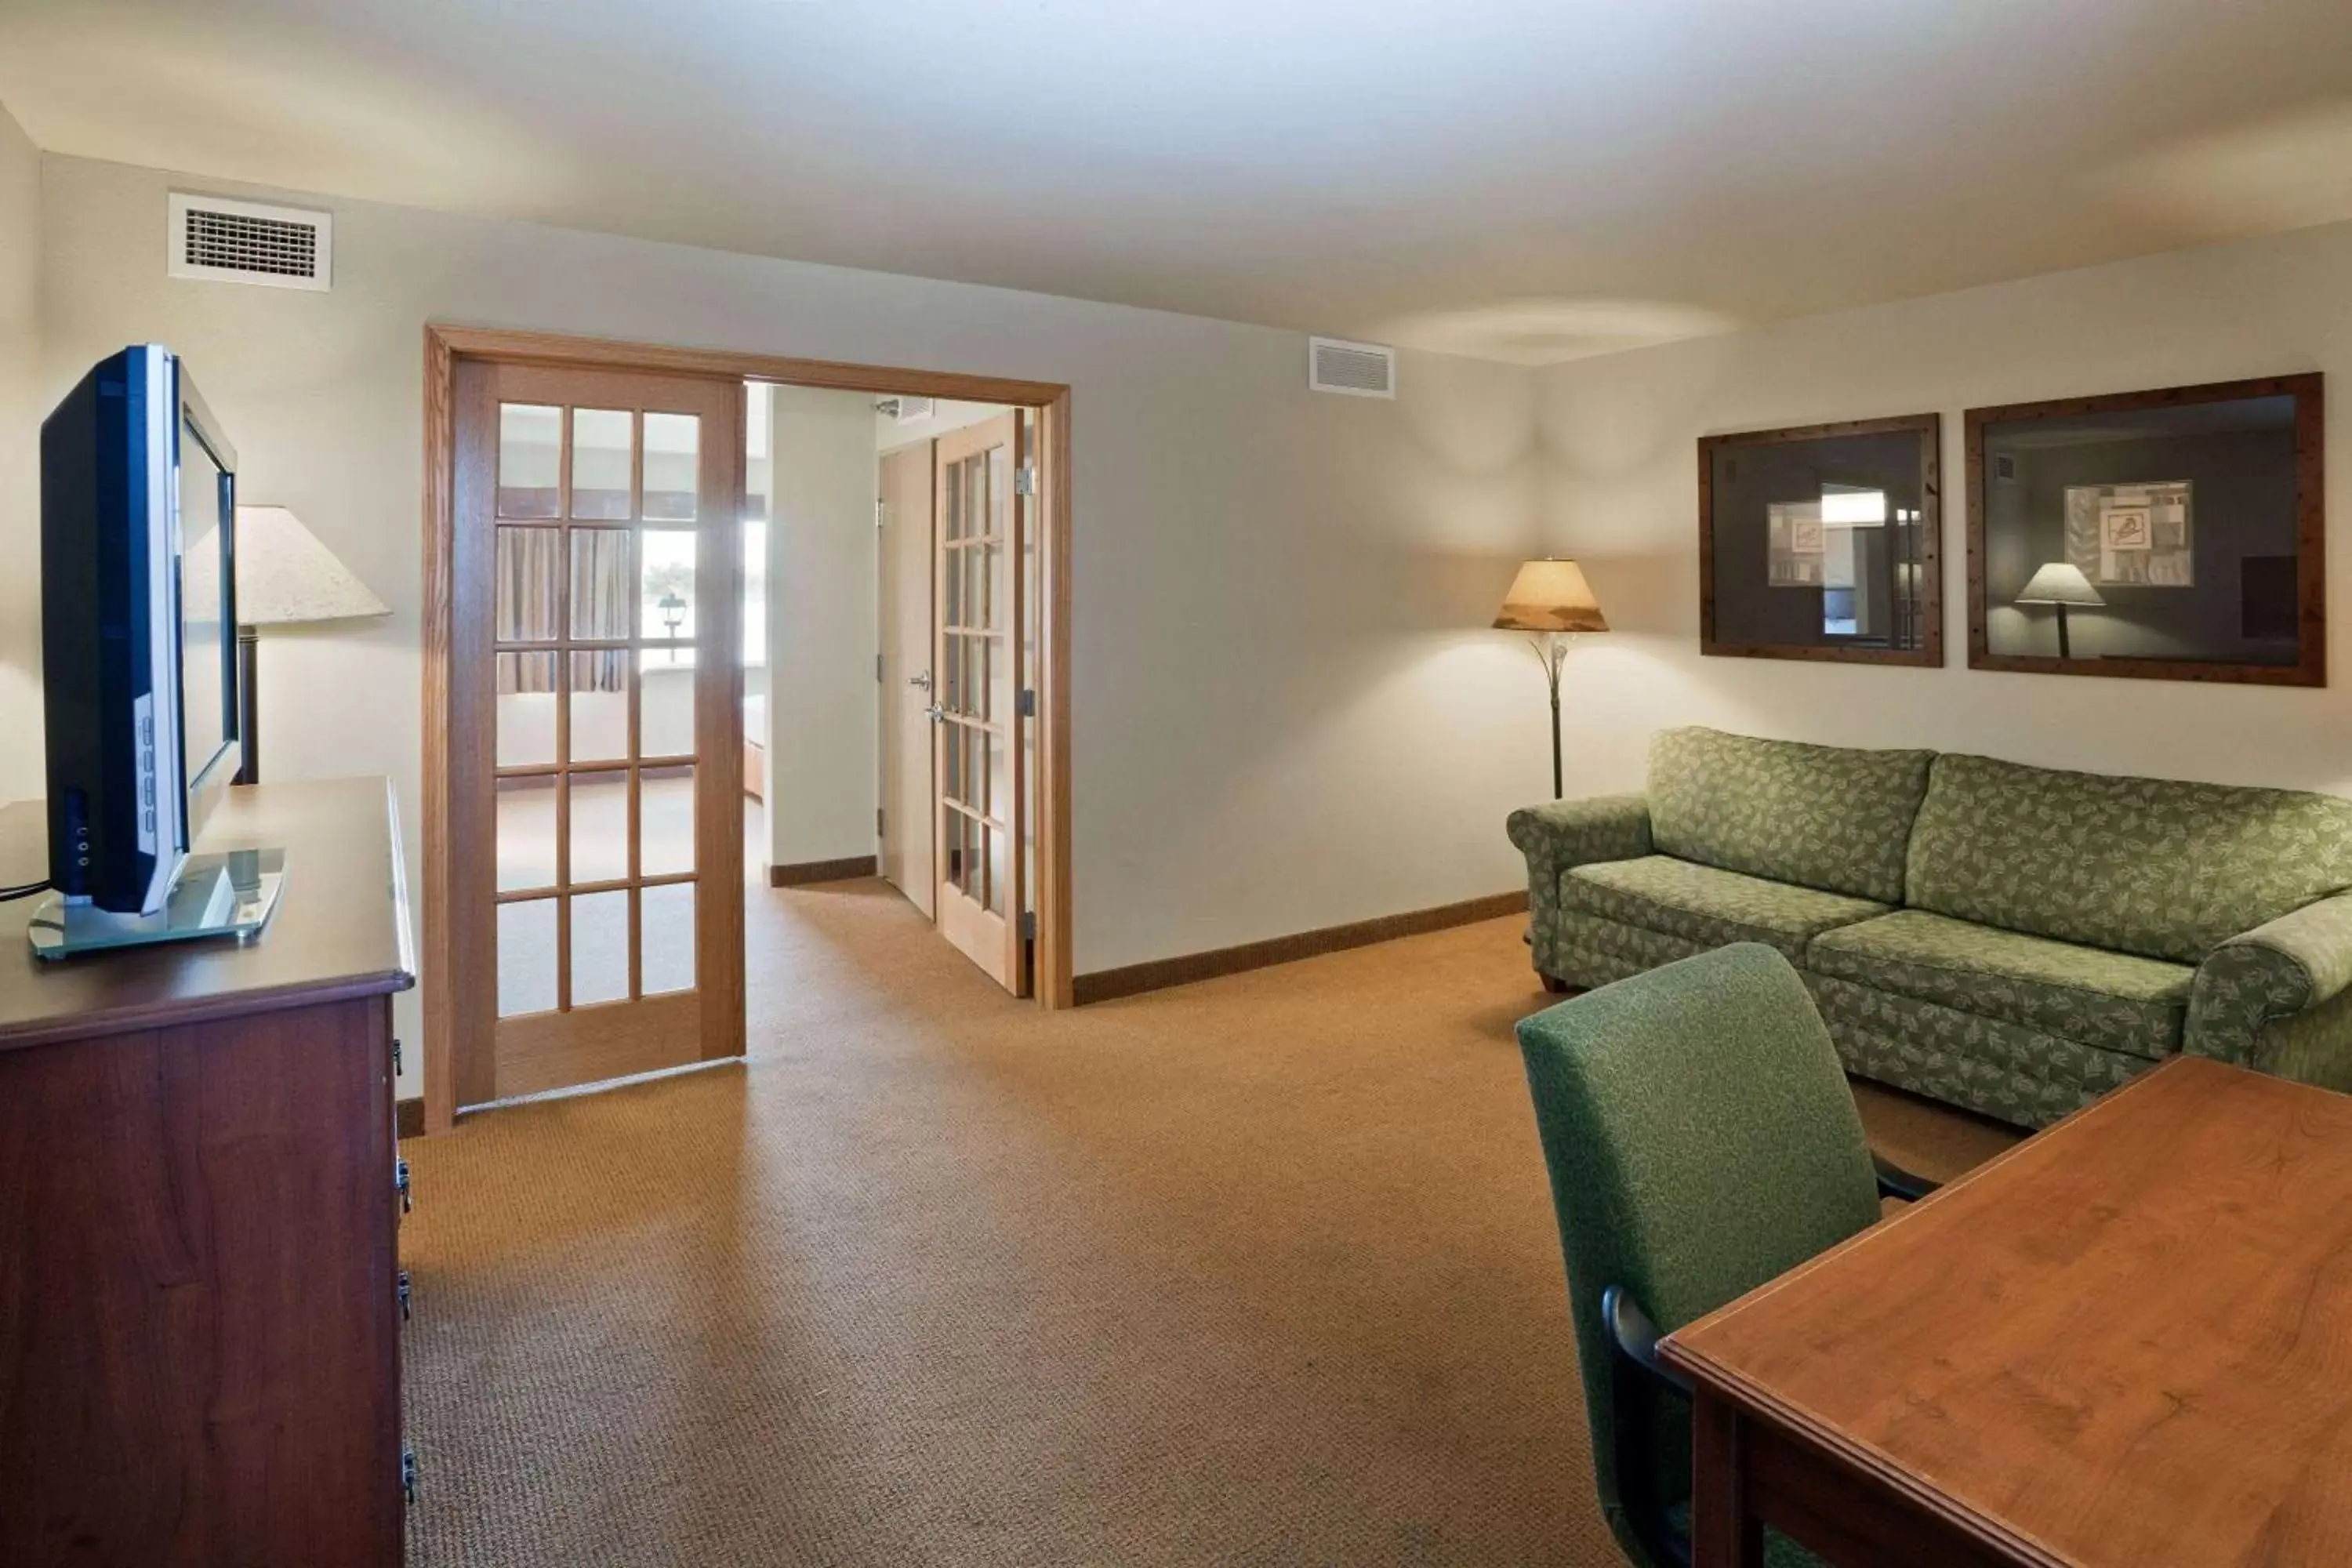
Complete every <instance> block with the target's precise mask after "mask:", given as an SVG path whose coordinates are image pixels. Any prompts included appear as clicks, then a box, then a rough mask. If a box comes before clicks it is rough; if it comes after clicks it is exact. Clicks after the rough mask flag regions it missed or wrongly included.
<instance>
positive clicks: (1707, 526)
mask: <svg viewBox="0 0 2352 1568" xmlns="http://www.w3.org/2000/svg"><path fill="white" fill-rule="evenodd" d="M1905 434H1908V435H1912V436H1915V437H1916V438H1917V441H1918V470H1917V474H1916V487H1917V495H1918V500H1919V504H1918V506H1917V507H1916V508H1907V509H1905V510H1915V511H1916V514H1917V515H1916V517H1915V518H1913V519H1911V520H1910V521H1908V522H1906V523H1904V524H1903V525H1902V526H1904V527H1906V528H1907V529H1909V530H1912V531H1913V541H1912V542H1914V543H1916V556H1915V557H1913V558H1912V559H1911V560H1909V561H1907V562H1906V563H1903V564H1906V565H1908V566H1910V567H1911V568H1912V574H1913V576H1914V577H1915V578H1916V584H1915V585H1914V590H1913V593H1912V595H1911V597H1910V602H1909V604H1908V605H1907V606H1906V608H1905V609H1904V611H1903V612H1902V613H1903V614H1904V615H1905V616H1906V617H1907V619H1908V622H1909V626H1908V628H1907V631H1906V633H1904V634H1903V635H1902V637H1901V640H1900V641H1899V642H1896V643H1893V644H1882V643H1877V642H1873V641H1871V640H1868V639H1865V638H1861V637H1856V638H1854V639H1853V640H1851V641H1820V642H1799V641H1790V640H1782V639H1776V638H1771V637H1757V636H1743V635H1740V628H1739V627H1738V626H1725V625H1724V624H1723V622H1724V621H1726V620H1730V619H1735V618H1737V617H1735V616H1719V615H1718V611H1719V608H1720V606H1719V605H1718V595H1717V590H1718V587H1719V586H1720V585H1721V584H1720V581H1719V577H1718V574H1719V572H1720V571H1721V570H1722V567H1723V563H1722V561H1721V560H1720V558H1719V555H1718V551H1717V516H1716V508H1717V502H1718V500H1721V499H1722V497H1721V495H1720V493H1719V490H1718V486H1717V478H1716V474H1717V464H1716V459H1717V455H1718V454H1729V453H1736V452H1737V451H1738V450H1739V449H1741V448H1745V447H1790V446H1793V445H1798V444H1802V443H1821V444H1827V443H1832V442H1839V441H1846V440H1850V439H1851V438H1852V437H1869V436H1891V435H1905ZM1943 531H1944V508H1943V416H1941V415H1938V414H1906V415H1900V416H1895V417H1891V418H1885V419H1850V420H1844V421H1842V422H1840V423H1836V424H1829V425H1802V426H1790V427H1789V428H1786V429H1780V430H1749V431H1739V432H1735V433H1732V434H1728V435H1721V436H1702V437H1699V442H1698V583H1699V590H1698V591H1699V651H1700V652H1701V653H1702V654H1706V655H1708V656H1710V657H1713V658H1792V659H1805V660H1812V661H1818V662H1829V663H1840V664H1885V665H1898V666H1907V667H1912V668H1933V667H1937V666H1940V665H1941V664H1942V663H1943V662H1944V584H1943V575H1944V574H1943ZM1772 585H1774V586H1780V587H1788V586H1801V585H1803V584H1790V583H1787V582H1783V583H1780V584H1772Z"/></svg>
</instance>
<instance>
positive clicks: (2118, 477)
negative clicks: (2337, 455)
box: [1965, 372, 2327, 687]
mask: <svg viewBox="0 0 2352 1568" xmlns="http://www.w3.org/2000/svg"><path fill="white" fill-rule="evenodd" d="M2274 398H2292V399H2293V400H2294V407H2293V411H2292V415H2291V417H2290V419H2289V420H2287V421H2285V422H2284V423H2283V424H2282V425H2280V426H2278V428H2279V433H2280V434H2281V435H2282V436H2284V431H2285V429H2286V428H2287V427H2289V426H2291V428H2292V433H2293V446H2292V456H2291V458H2289V457H2285V456H2284V455H2283V456H2281V457H2280V458H2278V459H2277V461H2278V463H2279V465H2280V468H2279V469H2278V471H2277V472H2275V473H2273V474H2270V475H2268V476H2267V478H2268V482H2270V483H2273V484H2276V485H2284V484H2285V483H2288V482H2291V483H2292V485H2293V487H2294V500H2293V503H2292V505H2293V509H2294V510H2293V515H2292V520H2291V540H2292V545H2293V554H2292V557H2291V560H2292V563H2293V575H2294V592H2293V601H2292V605H2291V614H2292V617H2293V626H2294V637H2293V641H2294V652H2293V657H2292V658H2291V659H2290V658H2279V659H2270V660H2264V661H2260V662H2255V661H2250V660H2246V659H2243V658H2228V657H2226V656H2223V655H2221V654H2217V655H2215V656H2213V657H2163V656H2141V655H2134V654H2130V653H2128V652H2124V653H2115V652H2102V651H2099V650H2098V648H2097V647H2096V646H2095V645H2094V646H2093V647H2092V649H2091V651H2090V652H2088V653H2083V652H2079V651H2078V652H2077V655H2076V657H2074V658H2057V657H2053V656H2051V655H2049V654H2046V653H2043V652H2041V651H2038V650H2036V651H2030V652H2029V651H2020V650H2019V649H2018V647H2015V646H2014V644H2015V643H2016V642H2017V641H2018V640H2019V638H2018V637H2017V635H2016V629H2015V628H2014V627H2012V626H1996V625H1995V624H1994V617H1995V614H1996V612H2000V611H2002V610H2005V609H2009V608H2011V606H2012V605H2013V603H2014V598H2013V595H2015V593H2016V591H2017V588H2016V584H2015V583H2014V582H2013V581H2011V579H2013V578H2014V577H2015V576H2016V575H2017V572H2018V570H2019V567H2018V563H2017V562H2016V560H2014V559H2011V557H2014V555H2015V553H2016V551H2015V548H2014V544H2013V542H2012V541H2011V538H2010V536H2009V535H2008V534H2006V533H2004V532H2003V531H2002V530H2003V528H2004V526H2005V524H2004V522H2003V521H2002V520H1990V521H1989V517H1988V513H1989V510H1990V508H1991V502H1992V501H1993V500H1997V499H1998V497H1997V495H1996V490H1997V489H1998V487H2000V486H2003V485H2008V484H2011V483H2018V482H2021V479H2020V478H2019V476H2018V474H2017V473H2016V471H2015V470H2016V467H2017V461H2018V455H2017V454H2015V453H2010V452H2005V451H2003V450H2000V447H2001V446H2002V445H2003V442H2002V437H2003V434H2004V429H2003V427H2014V426H2021V425H2032V424H2036V423H2042V424H2046V425H2047V426H2049V428H2051V429H2052V430H2062V429H2063V426H2061V425H2059V424H2058V423H2057V422H2059V421H2067V420H2076V421H2079V420H2082V419H2084V418H2086V417H2090V416H2097V417H2100V418H2111V417H2113V416H2119V415H2149V414H2152V413H2155V412H2157V411H2163V410H2173V409H2184V408H2194V407H2197V406H2200V405H2213V404H2232V403H2234V404H2250V403H2252V402H2253V401H2255V400H2263V399H2274ZM2149 425H2150V427H2151V428H2154V429H2157V431H2158V434H2157V435H2155V436H2151V437H2147V438H2148V439H2150V440H2154V439H2159V438H2161V437H2162V431H2161V428H2160V427H2158V426H2157V425H2156V422H2154V421H2150V422H2149ZM2215 433H2217V432H2216V430H2213V429H2208V430H2206V431H2202V432H2200V431H2198V430H2196V429H2194V428H2184V429H2181V430H2179V432H2178V433H2176V434H2175V435H2173V437H2171V438H2172V439H2173V440H2175V441H2176V442H2179V441H2182V440H2186V439H2189V438H2193V437H2196V436H2198V435H2200V434H2204V435H2212V434H2215ZM2238 433H2240V434H2242V433H2243V431H2242V428H2241V429H2240V430H2239V431H2238ZM2120 438H2121V437H2110V440H2111V441H2112V440H2117V439H2120ZM2089 444H2090V443H2088V442H2085V443H2084V445H2089ZM2283 444H2284V443H2282V445H2283ZM1965 448H1966V458H1965V461H1966V465H1967V471H1968V489H1969V502H1968V567H1969V574H1968V595H1969V602H1968V607H1969V668H1971V669H1990V670H2004V671H2009V672H2012V673H2022V674H2033V675H2085V676H2105V677H2113V678H2117V679H2128V680H2200V681H2219V682H2231V683H2236V684H2242V685H2260V686H2312V687H2324V686H2326V684H2327V586H2326V566H2327V563H2326V517H2327V509H2326V490H2325V458H2326V385H2325V378H2324V377H2323V376H2322V375H2321V374H2319V373H2318V372H2310V373H2307V374H2296V375H2280V376H2263V377H2257V378H2253V379H2251V380H2245V381H2223V382H2209V383H2205V384H2200V385H2194V386H2172V387H2163V388H2158V389H2155V390H2152V391H2147V392H2126V393H2112V394H2105V395H2097V396H2091V397H2063V398H2053V399H2050V400H2047V401H2044V402H2039V403H2012V404H2004V405H1998V406H1994V407H1988V408H1971V409H1969V410H1968V411H1967V414H1966V416H1965ZM1989 448H1990V449H1991V451H1990V460H1991V461H1994V462H1996V463H2000V465H2001V466H2002V467H2003V468H2006V469H2008V470H2010V471H2008V472H2004V473H2000V474H1995V475H1989V474H1988V473H1987V464H1988V460H1989V458H1988V451H1989ZM2004 458H2006V459H2007V460H2006V461H2005V462H2003V459H2004ZM2138 461H2139V463H2140V466H2141V467H2147V466H2148V462H2147V459H2146V458H2141V459H2138ZM2289 465H2291V476H2290V468H2289ZM2158 466H2163V464H2162V463H2161V462H2160V461H2159V462H2158ZM2189 466H2192V465H2189V464H2187V463H2183V462H2175V463H2173V464H2172V465H2171V467H2168V468H2166V471H2165V472H2164V473H2162V474H2158V473H2155V472H2152V471H2151V472H2147V473H2140V472H2137V471H2132V472H2128V473H2126V472H2122V471H2117V472H2116V473H2114V474H2112V475H2110V476H2108V477H2107V479H2106V481H2105V482H2106V484H2107V486H2108V487H2110V488H2114V487H2117V486H2126V488H2128V487H2127V483H2126V482H2127V481H2137V483H2138V485H2139V487H2140V488H2141V489H2149V490H2159V489H2160V490H2177V491H2178V493H2179V496H2180V498H2181V499H2180V500H2179V501H2178V502H2177V503H2176V504H2177V506H2178V508H2179V511H2180V513H2181V514H2182V515H2181V516H2180V518H2179V523H2178V527H2179V530H2180V535H2179V540H2178V548H2179V552H2181V553H2182V554H2183V555H2184V556H2187V555H2189V554H2190V553H2191V546H2192V543H2193V547H2194V561H2195V562H2196V563H2198V564H2196V565H2194V567H2193V569H2192V568H2190V567H2189V565H2188V564H2186V563H2184V565H2183V566H2182V568H2181V569H2179V571H2177V572H2176V573H2174V574H2171V580H2170V581H2169V582H2160V581H2157V580H2155V579H2153V578H2147V579H2143V580H2142V581H2139V582H2122V583H2112V582H2111V583H2106V584H2094V585H2095V588H2096V589H2097V591H2099V592H2100V593H2101V594H2102V595H2103V596H2107V597H2109V598H2110V599H2111V600H2113V601H2115V602H2116V603H2115V604H2114V605H2113V608H2114V609H2115V611H2116V619H2117V620H2120V621H2123V622H2126V623H2128V622H2131V621H2132V620H2133V616H2131V615H2130V614H2128V613H2125V612H2126V611H2127V610H2128V609H2129V608H2131V607H2137V606H2138V605H2150V604H2159V605H2160V604H2161V603H2162V600H2161V598H2160V597H2159V596H2162V595H2180V594H2183V593H2184V592H2185V591H2203V592H2206V593H2208V595H2220V594H2224V593H2226V592H2228V591H2230V589H2231V586H2232V584H2236V585H2237V586H2236V591H2237V593H2238V594H2239V595H2240V600H2239V611H2238V613H2239V617H2240V631H2239V634H2238V636H2237V637H2235V638H2231V639H2228V640H2233V641H2236V642H2239V643H2240V644H2241V645H2243V644H2246V643H2249V642H2252V641H2254V640H2257V638H2256V634H2255V632H2254V631H2253V630H2252V627H2254V626H2255V625H2256V623H2257V621H2258V619H2259V620H2260V621H2262V622H2263V623H2265V624H2264V625H2263V630H2264V631H2270V630H2273V629H2274V626H2275V625H2276V624H2279V623H2284V620H2285V618H2286V616H2287V614H2288V613H2290V612H2289V608H2288V606H2286V605H2284V604H2282V605H2276V606H2273V605H2267V604H2266V605H2260V606H2258V605H2255V604H2254V603H2253V602H2252V600H2251V599H2249V598H2247V597H2246V595H2248V594H2250V593H2252V580H2253V579H2255V578H2256V577H2257V576H2259V578H2260V580H2261V581H2262V582H2263V583H2264V584H2281V583H2283V574H2281V573H2279V572H2277V571H2275V570H2273V569H2274V568H2276V567H2279V566H2283V565H2284V564H2285V563H2286V559H2287V558H2284V557H2282V556H2280V554H2279V553H2278V552H2276V551H2270V550H2263V549H2261V548H2259V547H2257V546H2243V547H2238V548H2234V549H2233V544H2232V541H2233V537H2236V536H2240V535H2239V534H2238V532H2237V531H2235V530H2233V529H2232V527H2231V523H2230V521H2229V505H2228V503H2229V500H2230V496H2229V494H2228V490H2227V489H2226V487H2223V488H2220V489H2218V492H2217V487H2215V486H2213V485H2211V484H2210V483H2208V482H2207V481H2205V480H2203V479H2192V476H2191V475H2190V474H2189V473H2188V472H2186V471H2183V472H2179V473H2176V472H2173V471H2172V468H2184V469H2185V468H2187V467H2189ZM2070 488H2071V489H2086V488H2089V487H2086V486H2081V485H2078V486H2074V487H2070ZM2192 492H2193V493H2194V497H2195V500H2194V505H2195V511H2194V513H2193V514H2191V512H2190V505H2191V502H2190V500H2189V497H2190V495H2191V493H2192ZM2067 504H2068V505H2070V506H2071V505H2072V504H2074V503H2073V501H2072V499H2071V497H2070V498H2069V500H2068V502H2067ZM2217 508H2218V509H2219V510H2220V512H2221V516H2220V518H2219V519H2218V520H2217V517H2216V511H2217ZM2045 510H2046V509H2045ZM2019 526H2024V525H2023V524H2020V525H2019ZM2192 528H2193V535H2192V533H2191V529H2192ZM1989 530H1990V531H1991V532H1990V535H1989ZM2043 532H2044V533H2046V532H2047V529H2046V528H2045V529H2044V530H2043ZM2282 532H2283V533H2285V532H2286V531H2282ZM2062 537H2063V539H2065V540H2066V542H2065V543H2063V545H2062V548H2063V549H2065V550H2067V551H2068V552H2070V554H2071V552H2073V551H2074V543H2073V542H2072V539H2073V536H2072V535H2062ZM2282 542H2284V541H2282ZM2042 549H2043V552H2045V553H2046V552H2048V550H2049V546H2047V545H2046V544H2045V545H2044V546H2043V547H2042ZM1997 556H1999V557H2003V558H2004V559H2000V560H1996V557H1997ZM2257 566H2259V567H2260V568H2261V570H2260V572H2259V573H2257V571H2256V570H2255V568H2256V567H2257ZM2192 585H2194V586H2193V587H2192ZM2273 596H2280V597H2282V598H2283V595H2281V594H2274V595H2273ZM2107 608H2109V606H2101V610H2104V609H2107ZM2228 609H2229V605H2228V604H2227V603H2226V601H2224V602H2223V603H2222V604H2221V612H2222V615H2223V618H2226V613H2227V611H2228ZM2101 610H2090V611H2088V614H2090V615H2092V616H2097V615H2099V614H2100V613H2101ZM2258 610H2261V611H2262V612H2263V613H2262V615H2261V616H2257V611H2258ZM2085 614H2086V611H2085V610H2084V609H2083V608H2077V609H2076V610H2075V611H2074V615H2075V616H2076V617H2077V618H2076V621H2075V625H2076V626H2077V628H2078V629H2077V631H2076V633H2075V637H2074V642H2075V643H2076V644H2077V645H2078V647H2079V645H2081V644H2082V643H2083V642H2084V637H2083V635H2082V631H2081V630H2080V628H2081V627H2082V626H2083V624H2084V621H2083V617H2084V616H2085ZM2272 640H2273V641H2276V642H2283V641H2284V640H2285V639H2283V638H2273V639H2272ZM2004 642H2007V643H2009V644H2011V646H2007V647H2002V646H1999V645H2000V644H2002V643H2004Z"/></svg>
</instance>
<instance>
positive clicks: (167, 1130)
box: [0, 779, 416, 1568]
mask: <svg viewBox="0 0 2352 1568" xmlns="http://www.w3.org/2000/svg"><path fill="white" fill-rule="evenodd" d="M44 820H45V819H44V815H43V812H42V809H41V807H40V806H38V805H30V806H26V805H16V806H10V807H8V808H6V809H5V811H0V877H5V879H6V880H8V881H10V882H22V881H29V880H37V879H39V878H41V877H42V876H44V875H45V874H46V873H47V846H46V844H45V842H44V840H43V833H44V827H43V824H44ZM273 846H282V847H284V848H285V849H286V851H287V865H286V889H285V892H284V894H283V896H282V897H281V899H280V900H279V903H278V910H277V912H276V913H275V915H274V916H273V917H272V919H271V921H270V923H269V925H268V928H267V929H266V930H265V931H262V932H261V933H260V934H259V935H258V936H257V937H255V938H253V939H250V940H248V941H245V942H238V941H236V940H234V939H227V940H215V941H210V942H184V943H179V944H176V945H173V946H171V947H151V948H140V949H130V950H125V951H121V952H101V953H89V954H84V955H81V956H79V957H75V958H69V959H66V960H64V961H63V962H60V963H43V962H41V961H39V960H37V959H36V958H34V956H33V953H32V950H31V948H30V946H29V945H28V944H27V943H26V940H25V926H26V920H27V919H28V918H29V916H30V915H31V913H32V910H33V909H34V907H35V904H36V900H20V901H18V902H15V903H9V904H0V1563H6V1564H8V1568H34V1565H37V1564H51V1563H57V1564H65V1563H74V1564H90V1565H92V1568H100V1565H110V1564H121V1565H123V1568H156V1565H158V1564H166V1563H187V1564H196V1563H270V1564H286V1565H288V1568H293V1565H295V1564H313V1563H315V1564H320V1565H321V1568H324V1565H327V1564H333V1565H335V1568H347V1565H348V1568H398V1565H399V1563H400V1562H401V1554H402V1542H401V1537H402V1525H403V1519H402V1486H401V1479H402V1478H401V1443H400V1338H399V1335H400V1311H399V1304H398V1290H397V1279H398V1268H399V1264H398V1259H397V1256H396V1254H397V1245H396V1235H397V1226H398V1224H399V1214H398V1201H397V1198H396V1196H395V1194H394V1161H395V1159H396V1155H395V1153H394V1141H393V1131H392V1115H393V1107H392V1079H393V1065H392V1049H393V1040H392V1005H391V1004H392V993H394V992H395V991H400V990H404V989H405V988H406V987H407V986H409V985H410V984H413V983H414V981H413V976H414V975H415V968H416V964H415V957H414V956H413V953H412V951H411V949H410V946H409V931H408V910H407V908H406V904H405V900H404V896H403V893H402V890H401V871H400V864H401V863H400V847H399V835H398V832H397V830H396V827H395V825H394V819H393V814H392V807H391V800H390V796H389V792H388V791H387V789H386V787H385V784H384V781H383V780H382V779H352V780H344V781H339V782H336V783H332V784H264V785H258V786H256V787H254V788H250V789H232V790H230V791H229V792H228V793H227V795H226V798H225V799H224V801H223V803H222V805H221V806H220V808H219V809H218V810H217V811H216V812H215V814H214V816H213V819H212V821H211V823H210V824H209V825H208V826H207V827H206V829H205V836H204V838H203V840H202V842H201V844H200V846H199V847H201V848H204V849H207V850H222V849H236V848H256V847H273Z"/></svg>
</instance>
